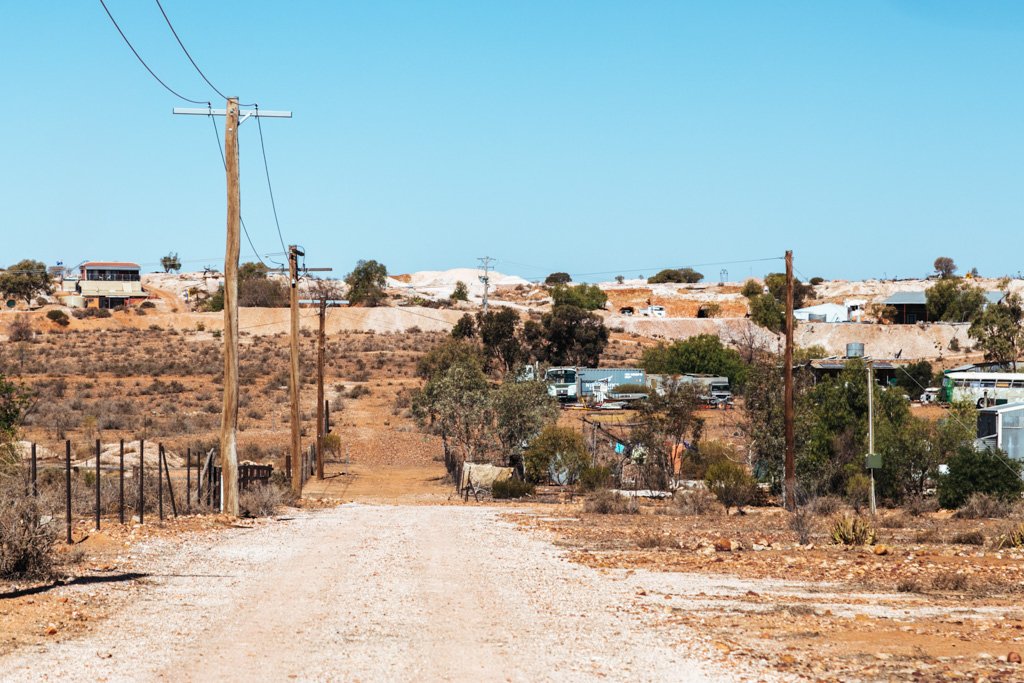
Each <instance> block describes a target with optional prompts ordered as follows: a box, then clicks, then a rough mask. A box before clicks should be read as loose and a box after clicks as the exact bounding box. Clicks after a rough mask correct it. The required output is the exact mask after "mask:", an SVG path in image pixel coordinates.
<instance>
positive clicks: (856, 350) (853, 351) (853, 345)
mask: <svg viewBox="0 0 1024 683" xmlns="http://www.w3.org/2000/svg"><path fill="white" fill-rule="evenodd" d="M846 357H847V358H863V357H864V345H863V344H861V343H860V342H850V343H849V344H847V345H846Z"/></svg>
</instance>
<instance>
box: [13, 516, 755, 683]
mask: <svg viewBox="0 0 1024 683" xmlns="http://www.w3.org/2000/svg"><path fill="white" fill-rule="evenodd" d="M133 558H134V559H133V568H136V567H137V568H138V569H139V571H142V572H144V573H146V574H148V576H146V577H145V578H143V579H140V580H137V581H130V582H120V583H109V584H100V585H97V584H91V585H87V586H73V587H65V588H62V589H60V590H83V591H97V590H99V591H105V592H108V593H110V594H113V595H114V598H113V600H114V603H115V605H120V606H122V609H121V610H120V612H121V613H120V614H119V615H116V616H112V617H111V618H110V619H108V620H107V621H105V622H103V623H102V624H99V625H98V628H96V629H95V630H94V632H93V633H91V634H89V635H87V636H85V637H82V638H78V639H71V640H67V641H64V642H55V643H49V644H46V645H43V646H39V647H34V648H27V649H22V650H18V651H16V652H15V653H13V654H11V655H10V656H8V657H5V658H2V659H0V679H3V680H17V681H26V680H51V681H58V680H59V681H136V680H138V681H174V682H175V683H178V682H182V681H287V680H302V681H305V680H310V681H410V680H416V681H468V680H472V681H531V682H532V681H544V680H557V681H589V680H630V681H638V680H639V681H647V680H650V681H655V680H657V681H702V680H738V679H759V680H765V679H766V678H771V675H770V674H768V672H763V671H762V672H758V671H756V670H753V669H749V668H748V669H746V670H740V669H738V668H737V667H738V666H739V663H737V662H727V661H723V659H722V657H721V655H720V653H717V652H716V651H715V650H714V649H713V648H709V647H708V644H707V643H706V642H704V641H702V640H701V639H700V638H699V636H698V635H697V634H695V633H693V632H691V631H684V630H680V629H679V627H673V628H671V629H669V628H667V627H665V626H661V625H659V624H658V619H657V614H658V612H659V610H664V609H665V607H664V606H662V605H659V604H657V603H656V602H655V601H654V600H652V599H650V598H647V597H644V596H642V595H640V593H642V591H640V590H638V586H640V585H647V586H650V584H651V583H652V582H653V581H657V580H658V577H657V576H656V575H649V574H648V575H645V574H644V573H642V572H636V573H628V574H627V573H624V572H599V571H596V570H593V569H590V568H587V567H584V566H581V565H577V564H573V563H571V562H569V561H567V560H566V559H565V557H564V553H563V552H562V551H560V550H559V549H558V548H556V547H554V546H553V545H551V544H550V543H549V542H548V541H547V540H545V539H543V538H541V537H538V536H537V535H535V534H533V533H529V532H526V531H524V530H522V529H520V528H518V527H517V526H516V525H514V524H511V523H509V522H507V521H503V520H502V518H501V514H500V512H499V511H497V510H495V509H493V508H486V507H482V506H465V507H460V506H436V507H435V506H366V505H359V504H349V505H343V506H340V507H337V508H333V509H329V510H321V511H316V512H296V513H295V515H294V517H292V518H290V519H284V520H281V521H274V522H268V523H265V524H260V525H258V526H256V527H255V528H252V529H229V530H227V531H225V532H220V533H218V534H216V535H206V536H202V535H197V536H194V537H185V538H184V539H182V538H179V539H177V540H168V539H161V540H158V541H153V542H150V543H148V544H147V545H146V546H144V547H136V549H134V550H133ZM641 582H642V584H641ZM751 665H752V664H749V663H748V664H747V666H751Z"/></svg>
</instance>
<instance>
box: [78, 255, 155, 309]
mask: <svg viewBox="0 0 1024 683" xmlns="http://www.w3.org/2000/svg"><path fill="white" fill-rule="evenodd" d="M140 270H141V269H140V267H139V264H137V263H126V262H119V261H87V262H86V263H83V264H82V266H81V271H80V277H79V280H78V282H77V283H76V284H75V292H76V293H77V294H78V297H80V301H77V302H75V301H73V300H71V299H72V298H71V297H69V300H68V302H67V303H68V304H69V305H72V306H73V305H75V303H78V304H79V305H81V306H83V307H85V308H117V307H118V306H131V305H134V304H139V303H142V302H143V301H145V300H146V299H148V298H149V295H148V294H146V292H145V290H143V289H142V276H141V272H140ZM78 297H74V298H78Z"/></svg>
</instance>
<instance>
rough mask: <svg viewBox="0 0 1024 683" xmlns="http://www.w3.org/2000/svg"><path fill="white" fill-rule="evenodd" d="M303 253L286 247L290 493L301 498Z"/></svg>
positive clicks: (297, 249) (294, 247)
mask: <svg viewBox="0 0 1024 683" xmlns="http://www.w3.org/2000/svg"><path fill="white" fill-rule="evenodd" d="M304 255H305V253H304V252H303V251H302V250H301V249H299V248H298V247H297V246H295V245H294V244H292V245H289V246H288V284H289V286H290V288H289V293H290V303H291V335H290V336H291V364H290V367H289V373H288V379H289V382H288V386H289V388H290V389H291V391H290V398H291V404H292V405H291V407H292V445H291V455H292V493H294V494H295V495H296V496H297V497H299V498H301V497H302V466H301V463H302V456H301V454H300V452H299V451H300V450H301V449H302V443H301V435H300V432H299V419H300V417H301V416H300V414H299V256H304Z"/></svg>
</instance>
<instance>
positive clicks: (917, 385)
mask: <svg viewBox="0 0 1024 683" xmlns="http://www.w3.org/2000/svg"><path fill="white" fill-rule="evenodd" d="M932 377H933V373H932V364H931V363H929V362H928V361H926V360H919V361H917V362H915V363H910V364H909V365H904V366H903V369H902V370H900V372H899V374H897V375H896V386H898V387H899V388H900V389H902V390H903V391H904V392H905V393H906V394H907V396H909V397H910V400H912V401H916V400H917V399H919V398H921V394H923V393H924V390H925V388H927V387H928V385H929V384H931V381H932Z"/></svg>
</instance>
